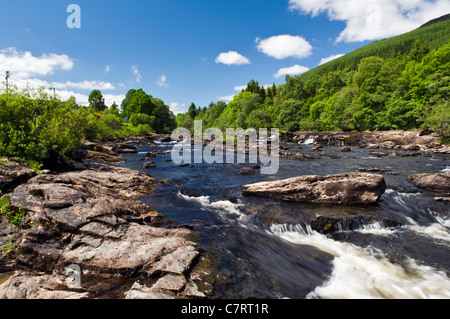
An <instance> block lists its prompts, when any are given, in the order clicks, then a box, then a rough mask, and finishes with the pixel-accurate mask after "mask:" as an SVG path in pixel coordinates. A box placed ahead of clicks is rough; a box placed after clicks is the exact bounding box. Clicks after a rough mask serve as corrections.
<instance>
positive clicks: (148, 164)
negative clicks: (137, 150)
mask: <svg viewBox="0 0 450 319" xmlns="http://www.w3.org/2000/svg"><path fill="white" fill-rule="evenodd" d="M142 168H143V169H150V168H156V163H155V162H145V163H144V164H143V165H142Z"/></svg>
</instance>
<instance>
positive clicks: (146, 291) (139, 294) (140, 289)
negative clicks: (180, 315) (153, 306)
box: [125, 282, 175, 300]
mask: <svg viewBox="0 0 450 319" xmlns="http://www.w3.org/2000/svg"><path fill="white" fill-rule="evenodd" d="M125 299H158V300H162V299H175V297H173V296H172V295H169V294H165V293H157V292H154V291H153V290H152V289H151V288H148V287H146V286H144V285H141V284H139V283H138V282H135V283H134V285H133V287H131V289H130V290H129V291H128V292H126V293H125Z"/></svg>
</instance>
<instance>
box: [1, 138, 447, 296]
mask: <svg viewBox="0 0 450 319" xmlns="http://www.w3.org/2000/svg"><path fill="white" fill-rule="evenodd" d="M161 141H166V142H169V141H170V138H169V137H168V136H166V135H155V136H149V137H144V138H138V137H137V138H133V139H130V140H126V139H117V140H114V141H104V142H101V143H92V142H86V144H85V146H84V147H83V148H82V149H80V150H78V151H77V152H76V153H77V154H76V156H75V157H77V158H78V160H79V161H77V162H73V163H71V164H70V165H66V166H64V167H61V168H60V169H59V167H55V168H53V167H52V169H53V170H43V171H42V172H41V174H39V175H37V174H36V173H35V172H34V171H33V170H31V169H30V168H28V167H27V165H26V163H24V162H23V161H21V160H20V159H4V160H2V165H0V189H1V190H2V196H3V198H8V199H9V201H10V203H9V205H8V211H9V212H10V213H11V214H12V215H15V216H19V217H20V218H18V219H15V220H14V223H12V222H11V221H7V220H6V219H1V220H0V299H2V298H9V299H22V298H30V299H62V298H130V299H133V298H153V299H164V298H208V297H211V296H213V295H214V287H215V284H216V283H217V282H222V283H223V282H224V281H225V282H228V284H225V286H226V285H229V283H230V282H232V280H231V279H230V281H227V279H226V277H227V276H230V277H231V275H227V273H228V272H224V273H225V275H224V273H222V274H221V275H217V273H216V268H215V267H216V265H217V262H218V261H217V259H216V256H215V254H214V252H211V251H210V250H209V249H205V248H203V247H202V245H201V243H200V241H199V240H198V239H199V235H198V233H197V232H196V231H194V230H193V228H194V227H193V226H192V225H190V224H189V225H186V224H180V223H175V224H173V223H171V220H170V219H168V218H167V217H166V216H164V215H163V214H161V213H160V212H158V211H156V210H155V209H153V208H152V206H153V204H155V205H156V204H157V206H158V207H163V206H164V205H166V204H167V205H170V203H166V204H164V203H160V202H159V200H158V198H157V197H158V195H157V194H159V193H158V192H157V191H158V190H160V189H161V188H162V189H164V188H166V189H171V188H167V187H166V186H167V185H172V182H171V181H170V180H166V178H167V179H169V178H173V177H174V176H175V175H174V176H172V177H168V176H163V177H162V178H161V176H159V180H157V179H155V178H153V177H152V176H150V175H149V174H148V173H150V174H152V172H154V171H155V169H156V170H158V169H160V168H159V165H169V164H171V163H170V160H169V159H166V157H167V156H168V154H167V152H166V151H162V150H158V149H153V147H154V146H156V145H158V143H160V142H161ZM305 145H314V147H313V148H310V147H306V146H305ZM328 146H334V147H335V146H339V149H340V152H339V151H338V152H335V151H332V152H331V151H330V150H329V149H328ZM140 148H144V149H145V148H152V151H151V152H147V151H146V152H145V155H139V154H137V152H138V150H139V149H140ZM355 148H359V149H368V150H370V152H371V153H370V156H371V158H396V159H397V158H401V157H407V158H413V157H415V156H425V157H426V156H430V157H432V156H434V155H436V154H438V155H439V156H441V155H444V156H445V155H446V154H450V149H449V148H448V147H447V146H442V145H440V144H439V139H438V137H437V136H436V135H435V134H434V133H432V132H419V131H414V132H375V133H371V134H369V133H340V132H339V133H320V134H319V133H308V132H306V133H302V132H298V133H287V134H285V135H284V136H282V138H281V140H280V156H281V157H282V158H286V159H288V160H294V161H295V162H297V163H299V162H302V163H303V162H314V160H319V159H320V158H321V157H324V158H329V161H334V160H336V161H339V159H340V155H341V154H342V156H344V155H343V154H353V153H356V152H355ZM339 153H341V154H339ZM372 153H373V154H372ZM130 154H136V156H140V157H142V158H140V159H139V160H138V161H137V163H139V168H142V169H139V170H134V169H130V168H126V167H124V165H120V163H123V162H125V161H126V159H125V158H124V157H126V156H128V155H130ZM157 156H159V157H157ZM346 156H348V155H346ZM162 158H164V159H162ZM401 160H404V159H401ZM146 161H148V162H146ZM157 162H158V164H157ZM143 164H144V165H143ZM157 165H158V167H157ZM292 165H296V164H292ZM302 165H303V164H302ZM305 165H306V163H305ZM190 167H191V169H192V170H193V172H196V170H197V169H198V168H197V167H195V166H193V165H190ZM186 169H187V170H189V169H190V168H186ZM204 169H206V168H204ZM258 169H259V167H258V166H253V167H248V168H246V167H244V168H242V167H241V168H240V169H238V168H236V175H237V176H240V177H232V176H231V175H229V174H228V175H227V176H229V178H230V179H234V178H238V179H239V178H242V181H243V182H242V181H241V180H240V179H239V182H238V184H240V185H241V187H242V185H245V184H248V185H249V186H252V188H251V189H250V187H244V193H245V192H246V191H247V190H250V191H248V192H247V193H248V194H246V195H252V196H253V195H258V196H263V197H268V198H275V199H281V200H287V201H292V200H299V201H307V202H312V203H328V204H330V203H333V204H335V203H339V204H344V205H348V204H354V203H375V202H377V201H378V200H379V199H380V197H381V198H383V196H386V195H383V193H384V192H385V189H386V185H385V181H384V179H383V178H382V174H383V173H384V174H385V175H386V176H390V177H395V174H396V172H391V171H387V172H385V170H386V169H387V168H384V167H382V168H379V167H375V166H373V167H372V166H371V167H360V169H359V171H360V172H362V173H356V172H348V173H345V174H338V175H333V176H331V175H330V176H325V177H320V176H317V175H314V178H313V179H311V176H313V175H311V176H305V175H306V174H303V173H302V172H298V174H297V175H290V176H284V174H285V173H284V171H283V172H281V175H280V176H279V177H277V178H276V180H279V179H280V178H282V180H281V181H278V182H273V181H269V182H265V184H264V185H261V184H258V183H254V184H252V183H250V182H248V181H252V180H253V181H254V182H259V181H258V174H256V172H257V170H258ZM187 172H188V171H187ZM162 173H164V171H162ZM366 173H370V174H366ZM158 174H159V175H161V174H160V173H158ZM167 174H169V171H167V172H166V175H167ZM173 174H176V176H177V177H178V176H179V174H180V172H178V171H176V172H174V173H173ZM183 174H188V173H183ZM195 174H196V173H195ZM195 174H194V175H193V176H196V175H195ZM203 174H207V175H209V174H211V173H208V172H205V173H203ZM449 174H450V173H448V172H442V173H439V174H424V173H422V174H415V175H411V176H410V177H409V178H408V181H409V182H410V183H411V185H417V187H419V188H423V189H427V190H430V191H431V192H432V193H435V196H436V197H435V200H436V201H440V202H448V201H449V198H450V195H449V190H448V180H449V178H450V176H449ZM199 178H200V179H201V180H203V179H204V177H202V176H201V177H199ZM292 178H294V179H295V180H293V179H292ZM336 178H338V180H336ZM356 180H357V181H359V182H358V183H359V184H358V183H354V181H356ZM330 181H331V183H330ZM371 181H373V185H372V184H371V183H372V182H371ZM405 181H406V179H405ZM247 182H248V183H247ZM187 183H189V181H187ZM234 183H236V182H234V180H233V182H232V184H234ZM316 184H317V185H316ZM215 185H216V187H219V190H217V192H219V191H220V190H223V191H224V194H225V192H229V190H228V189H227V188H223V187H226V185H222V186H220V185H217V184H216V183H215ZM299 185H300V186H301V187H300V186H299ZM330 185H331V186H330ZM361 185H362V186H361ZM262 186H264V187H265V188H262ZM275 186H276V187H275ZM363 186H364V187H366V188H367V189H364V187H363ZM171 187H172V188H174V191H175V189H176V188H177V187H178V186H177V184H176V183H175V185H174V186H171ZM183 187H184V186H183V185H180V188H181V189H183ZM221 187H222V188H221ZM352 187H353V188H352ZM275 188H278V189H275ZM358 191H359V192H360V193H359V194H358ZM177 192H178V190H177ZM302 192H303V193H308V194H309V195H311V196H309V195H308V196H309V197H308V196H307V198H306V200H305V197H304V196H303V195H301V193H302ZM317 192H318V193H317ZM330 192H331V193H330ZM392 192H393V191H392V189H389V194H388V196H389V197H392ZM258 193H259V194H258ZM369 193H370V196H369V195H368V194H369ZM148 194H156V195H151V196H150V198H152V200H150V201H149V200H144V201H143V200H141V199H142V197H143V196H144V197H145V196H146V195H148ZM178 194H179V195H173V194H170V196H178V197H180V196H181V197H180V198H178V197H177V198H176V200H175V202H177V201H180V200H186V201H187V202H189V203H196V202H200V203H202V205H203V206H204V208H205V209H212V210H213V211H216V210H220V209H222V208H227V210H226V211H228V210H229V213H231V214H230V215H231V216H240V217H239V221H241V219H242V218H243V220H246V219H249V218H251V217H249V216H246V215H245V214H244V213H242V212H241V210H245V209H244V208H242V207H241V206H242V205H240V204H236V203H232V202H230V201H228V200H227V199H222V198H219V199H220V200H219V201H217V202H212V199H211V198H209V197H207V196H204V194H202V193H200V196H196V195H194V194H189V195H194V196H188V195H184V194H181V193H178ZM202 195H203V196H202ZM222 196H225V195H222ZM233 196H234V195H233ZM236 196H238V195H236ZM336 196H337V197H336ZM348 196H350V197H348ZM355 196H356V197H358V196H359V197H358V198H356V197H355ZM329 199H331V200H329ZM165 200H166V199H165ZM366 200H367V202H365V201H366ZM156 201H158V203H156ZM249 201H250V202H253V200H251V199H250V200H249ZM256 202H257V204H258V205H256V204H255V205H256V206H255V207H256V208H257V207H272V206H274V205H275V204H274V202H272V201H270V200H269V201H266V200H263V201H262V202H259V201H258V200H256V199H255V203H256ZM152 203H153V204H152ZM262 203H266V204H262ZM264 205H266V206H264ZM278 205H280V206H283V205H282V204H277V206H275V207H278ZM318 205H320V204H318ZM256 208H252V207H249V208H248V209H249V210H251V211H249V214H250V216H253V215H254V214H253V210H254V209H256ZM191 209H192V208H191ZM265 209H266V208H263V209H262V211H264V210H265ZM277 209H278V208H275V210H274V211H271V212H270V214H268V215H270V216H265V215H264V214H263V215H264V216H265V217H264V218H266V217H267V219H270V220H272V219H274V217H273V216H272V215H276V216H278V215H277V214H278V213H277ZM281 210H283V214H282V215H283V217H282V218H281V217H280V218H281V219H282V220H283V221H284V220H285V218H287V217H286V216H285V215H286V212H285V211H284V208H283V209H281V208H280V212H281ZM350 210H351V209H350ZM363 210H365V208H363ZM369 210H370V209H369ZM197 211H198V210H196V212H197ZM280 214H281V213H280ZM219 216H222V215H219ZM308 216H309V215H308ZM311 216H312V215H311ZM244 217H245V218H244ZM269 217H270V218H269ZM288 217H289V216H288ZM186 218H187V217H186ZM196 218H197V217H196ZM254 218H257V214H256V215H255V217H254ZM261 218H263V217H261ZM264 218H263V219H264ZM308 218H309V217H308ZM372 219H374V221H375V222H378V221H379V220H382V221H383V224H385V225H388V226H392V227H397V226H398V227H400V226H399V225H401V223H399V222H398V221H396V220H391V218H390V216H387V217H383V218H381V219H380V218H379V217H378V216H375V217H374V216H359V215H358V216H356V217H354V216H351V215H348V214H346V215H345V217H344V218H341V217H339V218H336V217H335V216H332V217H319V218H317V219H316V220H314V221H312V223H311V226H312V229H315V230H317V231H320V232H321V233H329V232H331V231H333V230H338V229H342V228H343V227H342V225H341V224H345V225H347V224H348V225H350V226H351V227H350V226H348V227H346V228H348V229H353V228H355V229H357V228H358V227H360V224H364V223H366V224H367V223H369V222H372ZM226 220H227V223H228V219H226ZM232 221H233V222H234V219H232ZM209 222H210V221H209V219H208V221H207V227H211V229H216V227H218V229H220V227H221V226H220V225H219V226H217V225H209V224H208V223H209ZM272 223H273V222H272ZM255 225H258V227H259V226H260V225H259V222H258V224H255ZM352 225H353V226H352ZM228 226H229V225H228V224H227V227H228ZM271 227H272V228H273V227H275V226H271ZM272 228H270V229H272ZM275 228H276V227H275ZM208 229H209V228H208ZM249 229H251V228H249ZM208 231H209V230H208ZM228 231H230V229H229V230H228ZM214 233H215V234H216V232H214ZM266 233H267V231H264V232H262V233H261V234H264V235H265V234H266ZM227 234H228V233H227ZM256 234H257V236H262V235H261V234H260V233H259V232H257V233H256ZM216 235H217V234H216ZM253 235H255V234H253ZM218 236H219V237H220V236H222V235H220V234H219V235H218ZM236 238H240V237H236ZM223 240H224V244H223V245H226V243H228V242H229V241H230V240H231V238H230V237H229V236H226V237H224V239H223ZM252 242H253V240H252ZM263 242H266V240H264V241H261V244H260V245H261V247H263V246H264V245H263V244H262V243H263ZM218 246H222V244H220V245H219V244H218ZM249 249H250V248H249ZM277 249H278V248H276V249H275V247H274V251H277ZM226 251H228V250H226ZM242 253H243V254H244V255H245V254H249V256H248V258H254V256H252V254H253V253H255V251H254V250H253V247H252V248H251V249H250V250H249V251H248V252H242ZM226 254H228V253H226ZM256 256H258V258H262V255H256ZM286 256H287V255H285V254H283V258H286ZM222 257H223V258H224V259H226V258H225V257H226V256H222ZM275 257H276V256H275ZM273 258H274V256H271V258H270V260H272V259H273ZM277 258H278V257H277ZM280 258H281V256H280ZM305 258H306V257H305ZM308 258H309V257H308ZM323 258H325V257H323ZM327 258H328V257H327ZM325 259H326V258H325ZM238 260H239V262H240V263H245V261H244V260H243V259H238ZM307 260H310V259H307ZM318 260H320V259H318ZM280 261H281V260H280ZM310 261H311V267H312V268H315V269H316V268H317V269H319V268H320V267H322V266H319V264H317V265H316V263H318V262H317V261H315V260H310ZM283 262H284V261H283ZM250 263H251V262H250ZM312 265H315V266H314V267H313V266H312ZM246 267H247V266H246ZM259 267H265V265H264V264H263V263H262V264H261V265H259V266H258V268H259ZM327 267H328V266H327ZM244 268H245V267H244ZM308 268H309V266H308ZM325 268H326V267H325ZM77 270H79V273H77ZM292 270H293V271H298V269H295V270H294V268H292ZM266 272H267V275H270V276H273V277H274V278H278V274H275V272H274V270H273V269H269V268H267V269H266ZM77 276H78V277H77ZM235 276H236V277H237V276H238V275H235ZM251 276H257V277H259V276H263V274H262V273H261V274H258V275H256V274H252V275H251ZM321 276H322V275H321V274H320V275H317V276H316V275H312V277H311V278H313V279H311V283H309V284H308V285H312V286H314V285H317V284H319V282H317V283H316V281H320V280H321V279H320V278H321ZM77 278H78V279H80V281H79V283H77V281H76V279H77ZM73 280H75V282H73ZM233 280H236V279H233ZM244 282H245V280H244ZM312 282H314V284H313V283H312ZM288 283H289V281H288ZM288 283H279V285H280V286H281V287H284V285H285V284H286V285H287V286H286V288H285V290H286V291H289V292H290V291H291V290H293V289H294V288H292V287H293V286H292V285H293V284H294V283H293V282H292V283H291V284H289V285H288ZM297 285H300V286H301V284H300V283H299V282H295V286H296V287H297ZM304 285H305V286H307V284H304ZM288 286H289V287H291V288H289V287H288ZM229 289H230V291H234V290H235V288H233V287H231V288H229ZM277 289H278V288H277ZM280 289H281V288H280ZM296 289H297V290H298V291H302V289H303V290H308V289H310V288H309V287H303V286H301V287H300V288H299V287H297V288H296ZM236 294H239V292H236ZM223 295H225V296H228V294H227V293H225V294H223ZM247 296H251V294H250V295H247Z"/></svg>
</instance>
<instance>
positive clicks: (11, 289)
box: [0, 272, 89, 300]
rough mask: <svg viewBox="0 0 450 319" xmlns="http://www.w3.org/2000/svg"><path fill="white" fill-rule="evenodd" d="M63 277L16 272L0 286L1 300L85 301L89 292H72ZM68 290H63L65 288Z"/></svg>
mask: <svg viewBox="0 0 450 319" xmlns="http://www.w3.org/2000/svg"><path fill="white" fill-rule="evenodd" d="M66 279H67V277H64V276H61V275H55V274H52V275H47V274H30V273H21V272H16V273H15V274H14V275H13V276H12V277H11V278H9V279H8V280H7V281H5V282H4V283H3V284H1V285H0V299H33V300H37V299H85V298H88V296H89V293H87V292H75V291H71V289H70V288H69V287H67V285H66V284H65V280H66ZM64 287H65V288H66V290H63V288H64Z"/></svg>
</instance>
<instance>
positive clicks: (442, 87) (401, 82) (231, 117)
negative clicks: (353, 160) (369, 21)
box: [176, 20, 450, 141]
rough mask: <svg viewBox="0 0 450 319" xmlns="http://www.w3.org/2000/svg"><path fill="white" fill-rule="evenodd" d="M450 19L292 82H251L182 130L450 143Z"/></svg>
mask: <svg viewBox="0 0 450 319" xmlns="http://www.w3.org/2000/svg"><path fill="white" fill-rule="evenodd" d="M449 31H450V20H447V21H444V22H440V23H436V24H432V25H429V26H426V27H423V28H420V29H418V30H415V31H413V32H411V33H408V34H405V35H402V36H399V37H395V38H391V39H386V40H383V41H377V42H374V43H372V44H370V45H368V46H366V47H364V48H361V49H359V50H356V51H354V52H352V53H350V54H348V55H346V56H344V57H342V58H340V59H338V60H336V61H332V62H330V63H327V64H325V65H324V66H321V67H319V68H316V69H314V70H311V71H310V72H308V73H305V74H303V75H300V76H298V77H292V76H289V75H288V76H286V84H284V85H281V86H275V85H274V86H273V87H269V88H267V89H264V88H263V87H262V86H260V85H259V83H258V82H257V81H255V80H251V81H250V82H249V83H248V85H247V87H246V88H245V89H244V90H242V92H241V93H239V94H237V95H236V96H234V98H233V100H232V101H231V102H229V103H228V105H226V104H225V103H224V102H218V103H211V104H210V105H209V107H208V108H206V109H201V108H198V109H197V108H196V107H195V105H194V104H193V105H191V108H190V110H189V112H188V113H187V114H179V115H178V116H177V120H176V122H177V125H178V126H184V127H187V128H191V129H192V123H193V121H194V120H196V119H198V120H203V128H204V129H206V128H209V127H217V128H220V129H222V130H224V129H226V128H238V127H241V128H244V129H246V128H250V127H253V128H256V129H258V128H264V127H266V128H270V127H278V128H280V129H281V130H286V131H296V130H305V131H312V130H321V131H327V130H333V131H336V130H343V131H366V130H370V131H374V130H391V129H398V130H411V129H427V128H429V129H432V130H435V131H438V132H439V134H440V135H441V137H442V139H443V140H444V141H445V140H447V141H448V140H450V123H449V117H450V109H449V108H450V106H449V97H450V32H449Z"/></svg>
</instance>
